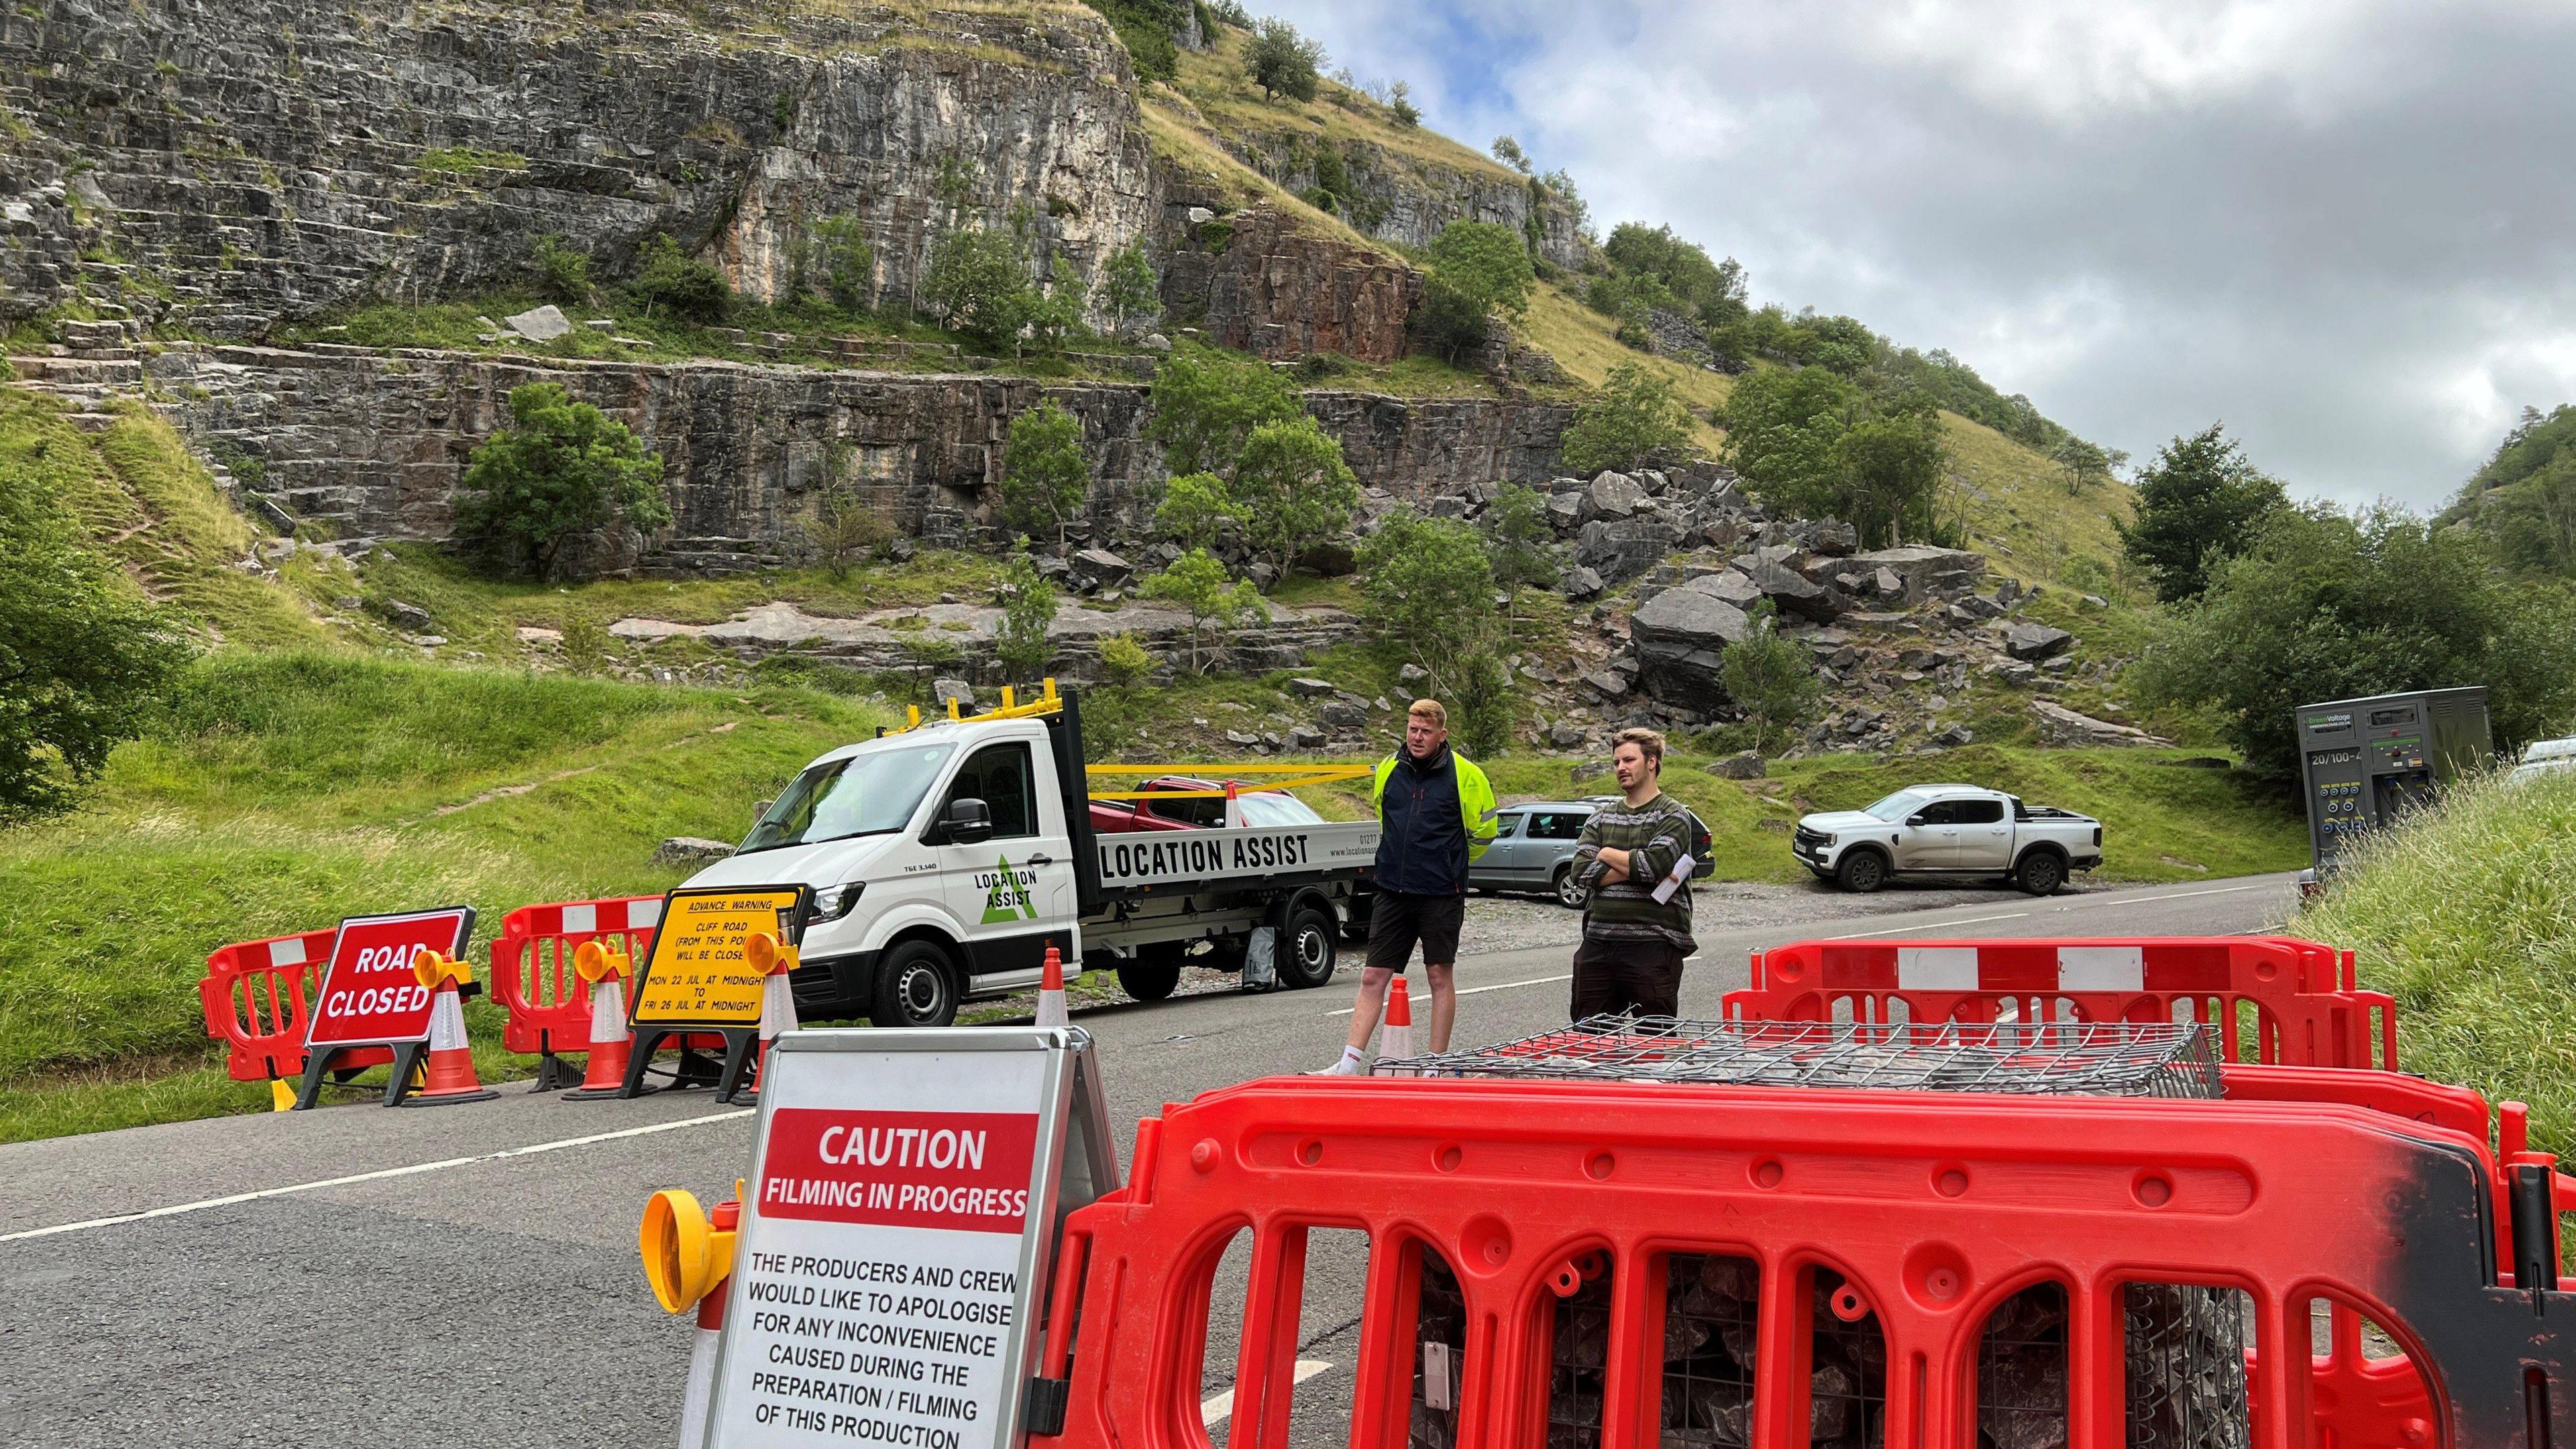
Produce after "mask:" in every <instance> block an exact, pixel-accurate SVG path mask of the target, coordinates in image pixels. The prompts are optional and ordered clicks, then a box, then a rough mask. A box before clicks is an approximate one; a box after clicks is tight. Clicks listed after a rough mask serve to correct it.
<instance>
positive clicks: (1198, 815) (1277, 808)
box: [1091, 775, 1324, 834]
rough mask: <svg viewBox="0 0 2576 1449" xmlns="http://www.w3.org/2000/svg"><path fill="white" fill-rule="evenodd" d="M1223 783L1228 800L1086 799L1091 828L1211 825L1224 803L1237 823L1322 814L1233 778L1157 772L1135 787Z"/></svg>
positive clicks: (1311, 819)
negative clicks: (1230, 791) (1231, 791)
mask: <svg viewBox="0 0 2576 1449" xmlns="http://www.w3.org/2000/svg"><path fill="white" fill-rule="evenodd" d="M1229 784H1231V785H1233V786H1234V787H1235V789H1236V791H1237V794H1236V798H1235V799H1234V800H1232V801H1231V802H1229V801H1227V800H1225V799H1224V798H1223V797H1221V796H1212V795H1184V796H1170V797H1162V798H1156V799H1147V800H1094V801H1092V802H1091V828H1092V829H1093V830H1094V831H1099V832H1106V833H1112V834H1115V833H1119V832H1124V831H1136V830H1212V829H1215V828H1217V827H1219V826H1222V825H1224V824H1225V823H1226V807H1227V806H1228V804H1229V803H1230V804H1231V805H1232V806H1233V807H1234V809H1235V811H1236V812H1237V816H1238V821H1237V823H1239V824H1243V825H1312V824H1315V823H1317V822H1319V821H1321V820H1322V819H1323V818H1324V817H1322V816H1320V815H1318V814H1316V813H1315V812H1314V811H1313V810H1311V809H1309V808H1308V807H1307V805H1306V803H1305V802H1304V801H1302V800H1299V799H1298V798H1297V797H1296V796H1294V795H1290V794H1288V793H1286V792H1285V791H1281V790H1260V789H1255V788H1253V787H1251V786H1248V785H1245V784H1244V783H1243V782H1241V781H1239V780H1234V781H1222V780H1192V779H1187V778H1184V777H1182V776H1179V775H1163V776H1158V777H1157V778H1155V779H1151V780H1147V781H1145V782H1144V783H1143V784H1141V785H1138V786H1137V787H1136V788H1137V789H1139V790H1222V789H1224V788H1225V787H1226V786H1227V785H1229Z"/></svg>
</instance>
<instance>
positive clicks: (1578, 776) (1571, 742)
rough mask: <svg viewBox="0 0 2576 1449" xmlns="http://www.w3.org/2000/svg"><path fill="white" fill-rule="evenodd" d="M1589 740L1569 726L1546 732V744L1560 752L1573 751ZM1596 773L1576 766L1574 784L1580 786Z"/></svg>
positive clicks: (1595, 770) (1556, 727) (1562, 725)
mask: <svg viewBox="0 0 2576 1449" xmlns="http://www.w3.org/2000/svg"><path fill="white" fill-rule="evenodd" d="M1589 738H1591V737H1590V736H1589V735H1586V734H1585V733H1584V732H1583V731H1582V730H1580V729H1577V728H1576V727H1574V726H1573V725H1569V724H1561V725H1557V726H1555V727H1554V728H1552V729H1550V730H1549V731H1548V732H1547V742H1548V744H1549V745H1550V746H1552V747H1554V748H1556V749H1560V750H1570V749H1573V748H1574V747H1575V746H1576V745H1579V744H1582V743H1583V742H1584V741H1585V740H1586V739H1589ZM1598 773H1600V772H1599V771H1598V770H1597V769H1593V768H1588V767H1582V766H1578V767H1577V768H1576V770H1575V774H1574V779H1575V782H1576V783H1578V784H1580V783H1581V782H1583V781H1585V780H1588V779H1590V778H1592V776H1593V775H1595V774H1598Z"/></svg>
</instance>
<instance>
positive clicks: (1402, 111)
mask: <svg viewBox="0 0 2576 1449" xmlns="http://www.w3.org/2000/svg"><path fill="white" fill-rule="evenodd" d="M1386 108H1387V109H1388V110H1389V111H1391V112H1393V113H1394V114H1395V123H1396V124H1397V125H1399V126H1402V127H1405V128H1406V129H1408V130H1410V129H1411V128H1413V127H1415V126H1419V125H1421V124H1422V108H1421V107H1420V106H1417V105H1415V104H1414V103H1413V87H1412V86H1410V85H1408V84H1406V83H1405V82H1403V81H1397V82H1396V83H1395V84H1394V85H1392V86H1390V87H1388V88H1387V92H1386Z"/></svg>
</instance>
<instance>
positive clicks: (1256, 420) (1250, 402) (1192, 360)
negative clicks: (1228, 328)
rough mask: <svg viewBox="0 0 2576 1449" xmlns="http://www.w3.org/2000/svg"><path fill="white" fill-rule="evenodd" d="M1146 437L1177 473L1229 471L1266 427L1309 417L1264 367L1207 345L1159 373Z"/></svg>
mask: <svg viewBox="0 0 2576 1449" xmlns="http://www.w3.org/2000/svg"><path fill="white" fill-rule="evenodd" d="M1151 402H1152V407H1153V415H1152V416H1151V417H1149V418H1147V419H1146V421H1145V436H1146V437H1147V438H1150V439H1152V440H1153V441H1155V442H1157V443H1160V444H1162V445H1163V459H1164V462H1165V464H1166V465H1167V466H1168V467H1170V469H1171V470H1172V471H1173V472H1174V473H1196V472H1201V471H1207V472H1217V473H1227V472H1232V471H1233V469H1234V464H1235V459H1236V457H1237V456H1239V455H1240V454H1241V453H1242V451H1243V444H1244V440H1245V439H1247V438H1249V437H1250V436H1251V435H1252V430H1253V429H1254V428H1256V427H1259V426H1260V425H1261V424H1263V423H1273V422H1286V421H1287V420H1289V419H1290V418H1296V417H1303V416H1304V415H1305V410H1304V409H1303V408H1302V407H1300V406H1298V402H1297V393H1296V390H1295V389H1294V388H1292V387H1290V386H1289V385H1288V381H1287V379H1285V378H1282V377H1280V376H1279V375H1278V374H1277V373H1274V372H1272V371H1271V370H1270V369H1269V368H1268V367H1265V366H1263V365H1262V364H1261V363H1258V362H1253V361H1249V360H1245V359H1240V358H1233V357H1228V356H1226V355H1225V354H1224V353H1221V352H1214V351H1210V350H1209V349H1206V348H1202V347H1190V346H1183V347H1177V348H1174V349H1173V350H1172V352H1171V354H1170V355H1169V356H1167V357H1165V358H1164V359H1163V361H1162V363H1161V365H1159V366H1158V367H1156V368H1155V370H1154V390H1153V395H1152V398H1151Z"/></svg>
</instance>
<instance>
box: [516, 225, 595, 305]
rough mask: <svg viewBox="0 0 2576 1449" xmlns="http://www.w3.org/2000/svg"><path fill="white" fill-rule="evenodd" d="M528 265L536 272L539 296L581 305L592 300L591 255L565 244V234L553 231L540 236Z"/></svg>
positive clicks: (552, 300) (550, 300) (551, 300)
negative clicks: (560, 234)
mask: <svg viewBox="0 0 2576 1449" xmlns="http://www.w3.org/2000/svg"><path fill="white" fill-rule="evenodd" d="M529 264H530V266H531V267H532V268H533V269H534V270H535V272H536V274H537V292H538V295H540V296H542V297H544V298H545V299H546V300H547V301H549V302H562V303H565V304H567V305H578V304H580V303H583V302H587V301H589V300H590V256H589V254H588V253H586V252H581V251H576V250H574V249H573V248H572V247H569V246H566V245H565V244H564V239H563V238H562V237H559V236H557V235H555V234H554V233H553V232H548V233H546V234H545V235H544V236H541V237H538V238H537V244H536V247H535V250H534V251H533V252H532V253H531V254H530V258H529Z"/></svg>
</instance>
